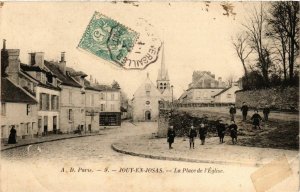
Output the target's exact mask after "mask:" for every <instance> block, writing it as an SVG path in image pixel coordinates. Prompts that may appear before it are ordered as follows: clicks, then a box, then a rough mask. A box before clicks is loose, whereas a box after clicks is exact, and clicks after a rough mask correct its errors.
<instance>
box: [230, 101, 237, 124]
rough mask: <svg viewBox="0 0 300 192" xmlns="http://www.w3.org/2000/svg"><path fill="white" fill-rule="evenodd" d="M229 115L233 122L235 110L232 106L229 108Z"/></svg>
mask: <svg viewBox="0 0 300 192" xmlns="http://www.w3.org/2000/svg"><path fill="white" fill-rule="evenodd" d="M229 113H230V118H231V121H234V116H235V114H236V109H235V107H234V105H231V106H230V109H229Z"/></svg>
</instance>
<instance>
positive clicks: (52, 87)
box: [21, 71, 61, 90]
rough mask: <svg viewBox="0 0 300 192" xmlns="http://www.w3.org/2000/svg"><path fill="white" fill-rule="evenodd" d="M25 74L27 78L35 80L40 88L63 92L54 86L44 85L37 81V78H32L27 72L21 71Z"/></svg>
mask: <svg viewBox="0 0 300 192" xmlns="http://www.w3.org/2000/svg"><path fill="white" fill-rule="evenodd" d="M21 72H22V73H23V74H25V75H26V76H28V77H30V78H33V79H34V80H35V81H37V82H38V85H39V86H40V87H44V88H48V89H54V90H61V88H59V87H55V86H53V85H52V84H50V83H46V84H45V83H42V82H41V81H39V80H37V79H36V78H34V77H32V76H31V75H30V74H29V73H27V72H26V71H21Z"/></svg>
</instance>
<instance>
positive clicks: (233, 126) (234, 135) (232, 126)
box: [228, 121, 238, 144]
mask: <svg viewBox="0 0 300 192" xmlns="http://www.w3.org/2000/svg"><path fill="white" fill-rule="evenodd" d="M228 128H229V130H230V136H231V139H232V144H235V143H236V142H237V128H238V127H237V125H236V124H235V122H234V121H231V124H230V125H229V127H228Z"/></svg>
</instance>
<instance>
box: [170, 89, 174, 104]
mask: <svg viewBox="0 0 300 192" xmlns="http://www.w3.org/2000/svg"><path fill="white" fill-rule="evenodd" d="M173 87H174V86H173V85H171V91H172V105H173Z"/></svg>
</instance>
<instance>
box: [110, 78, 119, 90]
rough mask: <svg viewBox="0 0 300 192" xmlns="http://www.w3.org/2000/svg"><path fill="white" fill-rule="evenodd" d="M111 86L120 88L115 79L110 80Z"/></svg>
mask: <svg viewBox="0 0 300 192" xmlns="http://www.w3.org/2000/svg"><path fill="white" fill-rule="evenodd" d="M111 87H112V88H114V89H121V87H120V85H119V83H118V82H117V81H115V80H114V81H113V82H112V84H111Z"/></svg>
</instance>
